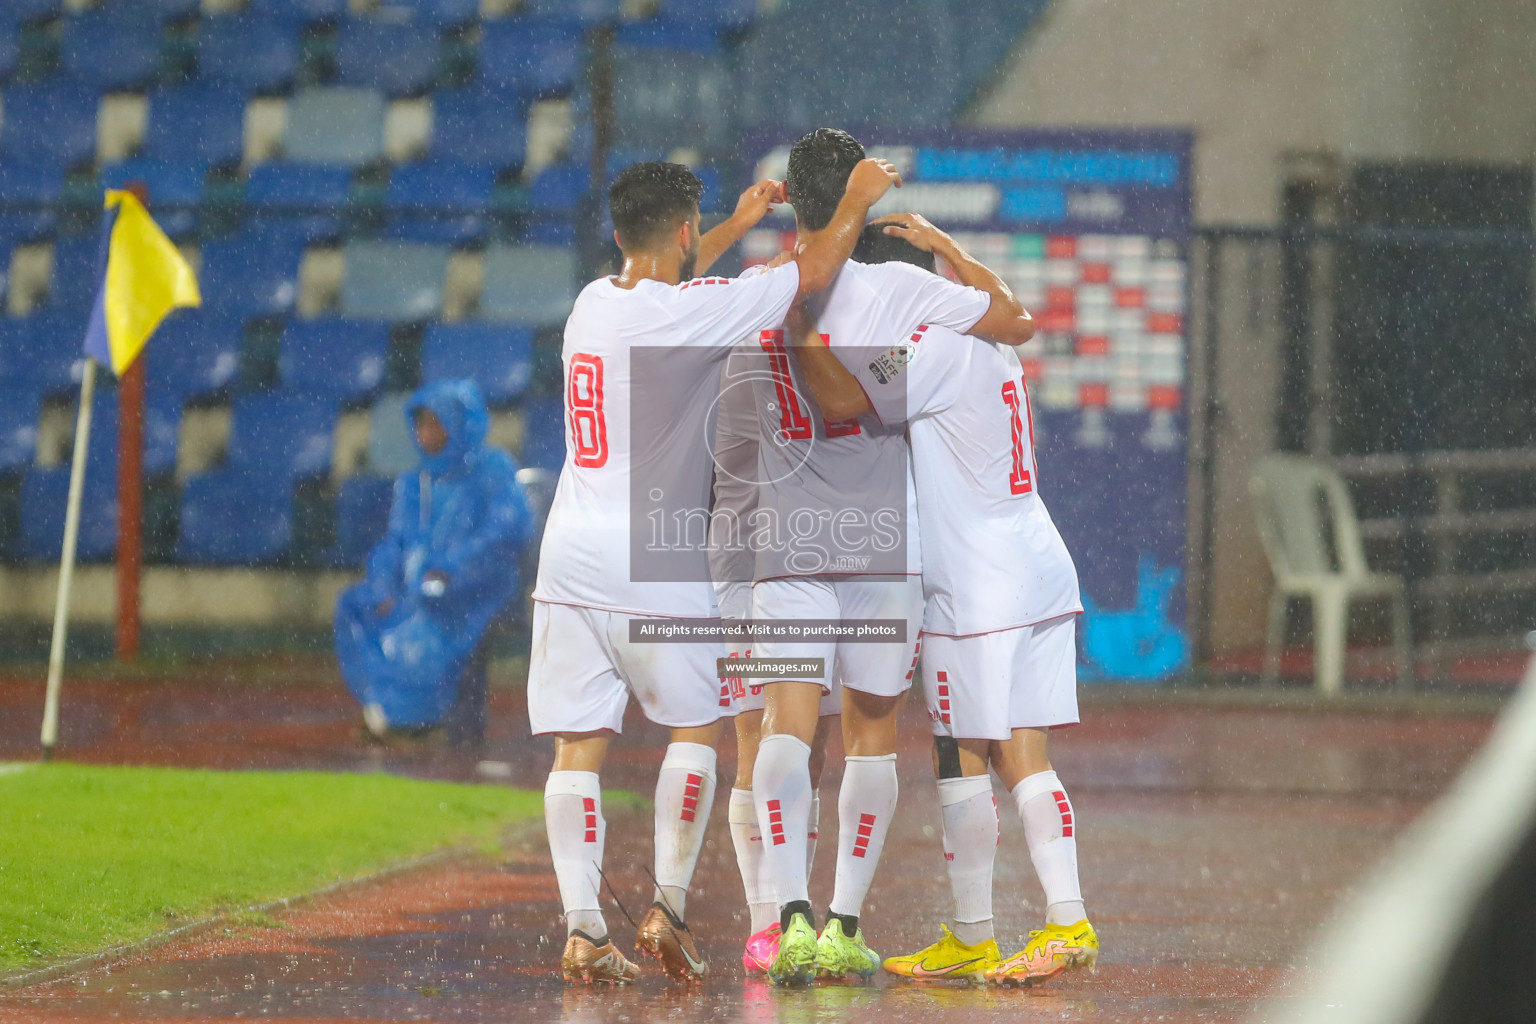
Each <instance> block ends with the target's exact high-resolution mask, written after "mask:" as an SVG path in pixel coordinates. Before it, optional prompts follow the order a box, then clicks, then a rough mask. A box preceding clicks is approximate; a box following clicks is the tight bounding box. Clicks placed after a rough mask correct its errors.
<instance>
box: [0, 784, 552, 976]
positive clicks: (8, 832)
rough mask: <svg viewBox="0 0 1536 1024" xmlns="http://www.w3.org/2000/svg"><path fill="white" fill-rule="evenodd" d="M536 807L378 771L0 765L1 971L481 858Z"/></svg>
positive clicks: (494, 791) (513, 797) (531, 800)
mask: <svg viewBox="0 0 1536 1024" xmlns="http://www.w3.org/2000/svg"><path fill="white" fill-rule="evenodd" d="M541 807H542V799H541V797H540V795H539V794H537V793H532V792H528V791H526V790H514V789H508V788H505V787H497V786H464V785H456V784H453V783H445V782H422V781H418V780H414V779H401V778H394V777H391V776H387V775H330V774H321V773H316V772H212V771H187V770H181V769H171V768H101V767H89V766H84V765H73V764H51V765H35V766H22V765H5V764H0V970H7V969H16V968H21V967H26V966H29V965H34V964H37V963H39V962H45V961H48V960H52V959H56V958H59V957H65V956H70V955H78V954H82V953H88V952H91V951H93V950H97V949H102V948H105V947H107V946H111V945H116V944H119V943H123V942H131V941H134V940H136V939H142V938H145V937H147V936H150V935H153V934H154V933H155V932H156V931H159V930H161V929H164V928H167V927H173V926H175V925H176V924H179V923H184V922H185V921H186V920H187V919H195V918H198V917H203V916H207V915H209V914H211V913H214V912H216V911H219V910H223V909H231V908H234V909H238V908H242V907H249V906H251V905H253V904H257V903H261V902H264V901H267V900H273V899H278V898H281V897H284V896H294V895H298V894H300V893H304V892H307V891H310V890H313V889H316V888H318V887H320V886H323V885H326V884H329V883H331V882H334V881H336V880H337V879H341V878H351V877H354V876H356V875H359V874H362V873H366V872H368V871H372V870H377V869H379V868H382V867H385V866H386V865H389V864H391V863H395V862H398V861H401V860H405V859H408V858H411V857H414V856H419V855H421V854H424V853H427V852H429V851H431V850H433V849H436V848H438V847H442V846H446V845H458V844H476V845H479V846H481V847H482V848H484V847H493V846H494V845H495V842H496V840H497V838H498V837H499V836H500V835H501V834H502V832H503V830H504V829H505V828H506V827H507V826H508V825H510V824H513V823H515V822H519V821H523V820H526V819H528V818H532V817H535V816H537V815H539V814H540V813H541Z"/></svg>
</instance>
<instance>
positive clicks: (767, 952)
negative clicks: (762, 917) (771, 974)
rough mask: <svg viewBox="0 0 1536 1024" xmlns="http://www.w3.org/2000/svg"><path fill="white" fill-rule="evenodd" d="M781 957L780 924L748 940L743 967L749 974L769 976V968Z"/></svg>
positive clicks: (742, 959) (742, 955) (743, 956)
mask: <svg viewBox="0 0 1536 1024" xmlns="http://www.w3.org/2000/svg"><path fill="white" fill-rule="evenodd" d="M778 955H779V924H778V922H777V921H775V922H774V923H773V924H771V925H769V926H768V927H767V928H764V929H763V930H762V931H760V932H758V933H757V934H756V935H753V936H752V937H751V938H750V939H748V940H747V951H746V952H745V953H743V954H741V966H743V967H745V968H746V969H747V973H748V974H767V973H768V967H769V966H770V965H771V964H772V963H773V960H774V958H775V957H777V956H778Z"/></svg>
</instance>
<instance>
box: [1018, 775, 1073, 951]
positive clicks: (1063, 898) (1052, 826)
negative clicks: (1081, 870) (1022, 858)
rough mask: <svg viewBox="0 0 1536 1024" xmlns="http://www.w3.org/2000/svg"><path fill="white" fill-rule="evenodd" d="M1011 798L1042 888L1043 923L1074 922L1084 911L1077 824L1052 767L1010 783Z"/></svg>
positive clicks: (1070, 804)
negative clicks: (1022, 826) (1078, 858)
mask: <svg viewBox="0 0 1536 1024" xmlns="http://www.w3.org/2000/svg"><path fill="white" fill-rule="evenodd" d="M1013 801H1014V803H1016V804H1017V805H1018V807H1019V817H1020V818H1021V819H1023V821H1024V839H1025V841H1026V842H1027V843H1029V859H1030V860H1032V861H1033V862H1034V864H1035V874H1036V875H1038V876H1040V887H1041V888H1042V889H1044V890H1045V921H1046V923H1047V924H1076V923H1077V922H1078V921H1081V920H1083V919H1084V918H1085V917H1086V916H1087V913H1086V911H1085V910H1084V909H1083V890H1082V887H1081V886H1080V885H1079V884H1078V880H1077V838H1076V832H1077V827H1076V823H1075V821H1074V820H1073V819H1074V815H1073V813H1072V802H1071V801H1070V800H1068V799H1067V791H1066V790H1065V789H1063V788H1062V787H1061V780H1060V779H1058V778H1057V777H1056V773H1055V772H1054V771H1050V772H1036V773H1035V774H1034V775H1031V776H1029V777H1028V778H1026V779H1024V780H1023V781H1022V782H1020V783H1019V784H1018V785H1017V786H1015V787H1013Z"/></svg>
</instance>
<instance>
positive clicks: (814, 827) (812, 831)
mask: <svg viewBox="0 0 1536 1024" xmlns="http://www.w3.org/2000/svg"><path fill="white" fill-rule="evenodd" d="M805 827H806V832H805V879H806V881H807V882H809V881H810V879H811V868H812V867H814V866H815V864H816V841H817V840H818V839H820V838H821V790H819V789H813V790H811V813H810V815H809V816H808V818H807V819H806V824H805Z"/></svg>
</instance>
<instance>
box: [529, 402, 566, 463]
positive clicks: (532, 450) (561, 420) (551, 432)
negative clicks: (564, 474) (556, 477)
mask: <svg viewBox="0 0 1536 1024" xmlns="http://www.w3.org/2000/svg"><path fill="white" fill-rule="evenodd" d="M523 415H524V424H525V427H524V434H523V458H522V463H523V465H524V466H537V467H538V468H540V469H548V470H555V471H558V470H559V469H560V467H561V466H562V465H564V464H565V412H564V410H563V409H562V408H561V405H560V399H559V398H552V397H549V396H547V395H546V396H542V397H539V398H530V399H529V400H528V401H527V402H525V403H523Z"/></svg>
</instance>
